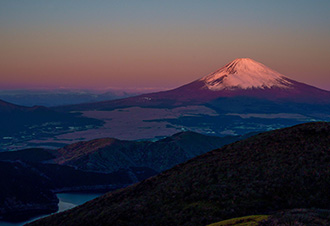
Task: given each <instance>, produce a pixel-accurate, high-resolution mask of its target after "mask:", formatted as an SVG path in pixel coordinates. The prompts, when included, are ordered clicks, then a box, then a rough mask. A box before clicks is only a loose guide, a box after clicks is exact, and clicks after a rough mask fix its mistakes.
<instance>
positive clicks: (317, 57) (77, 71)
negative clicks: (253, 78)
mask: <svg viewBox="0 0 330 226" xmlns="http://www.w3.org/2000/svg"><path fill="white" fill-rule="evenodd" d="M205 10H208V9H205ZM251 13H253V12H251ZM248 16H250V15H248ZM158 19H159V18H158ZM252 19H253V20H251V21H249V22H247V24H244V23H243V22H244V20H242V21H240V20H237V21H236V20H232V21H230V20H228V21H226V20H225V19H223V21H222V20H219V21H216V22H214V21H212V22H209V23H208V22H204V23H202V24H194V23H193V22H194V21H192V22H191V23H190V22H186V23H185V24H184V25H185V26H182V23H180V21H179V23H178V24H175V23H173V24H170V23H169V24H162V23H161V22H159V21H158V22H155V24H152V21H149V23H150V24H143V23H141V24H133V22H130V23H124V24H123V25H120V24H119V25H118V24H115V23H110V22H109V24H107V25H106V26H103V25H99V26H91V25H83V24H79V25H78V26H77V25H75V26H73V25H72V24H71V25H70V24H68V25H65V24H60V25H59V24H50V25H49V24H47V25H48V26H46V25H35V26H32V25H31V26H26V27H15V26H13V27H15V28H11V27H10V26H8V25H7V26H0V29H1V33H2V34H1V37H0V88H2V89H5V88H13V89H14V88H38V87H49V88H58V87H72V88H90V89H96V88H106V87H122V88H125V87H126V88H132V87H136V88H143V87H159V88H175V87H178V86H180V85H183V84H185V83H188V82H191V81H193V80H195V79H198V78H200V77H202V76H204V75H206V74H208V73H210V72H212V71H214V70H216V69H218V68H220V67H222V66H224V65H225V64H226V63H228V62H230V61H232V60H234V59H235V58H241V57H249V58H252V59H254V60H256V61H259V62H261V63H263V64H265V65H266V66H268V67H270V68H272V69H274V70H276V71H278V72H280V73H282V74H284V75H285V76H287V77H289V78H291V79H294V80H297V81H300V82H304V83H308V84H310V85H314V86H317V87H320V88H323V89H327V90H330V64H329V63H328V61H329V59H330V41H329V40H330V31H329V29H328V30H324V29H320V28H315V27H313V26H306V27H303V26H296V27H290V26H285V25H281V26H280V25H278V24H274V25H273V26H271V25H269V24H262V23H261V22H260V21H257V20H255V18H252ZM275 21H276V19H275ZM0 25H1V24H0ZM5 25H6V24H5Z"/></svg>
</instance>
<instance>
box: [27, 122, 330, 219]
mask: <svg viewBox="0 0 330 226" xmlns="http://www.w3.org/2000/svg"><path fill="white" fill-rule="evenodd" d="M329 140H330V123H326V122H318V123H307V124H302V125H298V126H294V127H290V128H285V129H280V130H275V131H270V132H266V133H262V134H259V135H256V136H253V137H250V138H247V139H245V140H242V141H238V142H235V143H232V144H229V145H226V146H224V147H223V148H220V149H217V150H214V151H211V152H208V153H206V154H204V155H202V156H199V157H196V158H194V159H192V160H189V161H187V162H185V163H183V164H180V165H178V166H175V167H174V168H172V169H170V170H167V171H165V172H163V173H161V174H160V175H158V176H156V177H152V178H150V179H147V180H145V181H142V182H141V183H138V184H135V185H133V186H130V187H127V188H126V189H123V190H119V191H116V192H112V193H108V194H106V195H104V196H102V197H100V198H97V199H95V200H93V201H90V202H88V203H86V204H84V205H82V206H80V207H78V208H75V209H72V210H69V211H66V212H63V213H59V214H56V215H52V216H50V217H47V218H45V219H42V220H39V221H37V222H35V223H32V224H31V225H207V224H210V223H214V222H218V221H221V220H225V219H229V218H233V217H240V216H248V215H254V214H267V213H271V212H272V211H278V210H282V209H293V208H323V209H326V208H329V202H330V195H329V192H328V189H329V186H330V168H329V164H330V146H329Z"/></svg>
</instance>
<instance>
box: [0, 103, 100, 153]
mask: <svg viewBox="0 0 330 226" xmlns="http://www.w3.org/2000/svg"><path fill="white" fill-rule="evenodd" d="M101 124H102V121H100V120H96V119H89V118H85V117H81V116H79V114H78V115H77V114H69V113H61V112H56V111H53V110H51V109H49V108H46V107H42V106H34V107H24V106H19V105H15V104H11V103H8V102H5V101H2V100H0V125H1V130H0V145H1V146H2V145H4V146H6V145H7V144H14V143H16V142H18V141H22V140H31V139H40V138H41V137H47V136H52V135H55V134H61V133H65V132H68V131H69V130H70V128H75V129H78V130H84V129H86V128H89V127H91V128H93V127H96V126H99V125H101ZM0 149H1V147H0Z"/></svg>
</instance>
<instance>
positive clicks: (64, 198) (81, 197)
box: [0, 193, 103, 226]
mask: <svg viewBox="0 0 330 226" xmlns="http://www.w3.org/2000/svg"><path fill="white" fill-rule="evenodd" d="M56 195H57V197H58V199H59V200H60V202H59V203H58V208H59V210H58V211H57V213H58V212H62V211H65V210H68V209H71V208H73V207H76V206H78V205H81V204H84V203H85V202H88V201H90V200H92V199H95V198H97V197H99V196H101V195H103V193H58V194H56ZM48 215H50V214H47V215H43V216H39V217H36V218H33V219H30V220H28V221H24V222H19V223H10V222H5V221H0V226H21V225H24V224H26V223H29V222H32V221H35V220H37V219H40V218H42V217H46V216H48Z"/></svg>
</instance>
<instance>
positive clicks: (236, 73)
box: [56, 58, 330, 111]
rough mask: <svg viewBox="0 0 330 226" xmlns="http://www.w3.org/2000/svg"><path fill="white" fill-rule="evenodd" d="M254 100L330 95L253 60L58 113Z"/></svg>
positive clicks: (328, 99) (312, 99)
mask: <svg viewBox="0 0 330 226" xmlns="http://www.w3.org/2000/svg"><path fill="white" fill-rule="evenodd" d="M240 96H244V97H254V98H258V99H267V100H272V101H278V100H282V101H283V100H285V101H293V102H299V103H319V104H329V103H330V92H329V91H326V90H322V89H319V88H316V87H313V86H310V85H307V84H304V83H300V82H297V81H294V80H292V79H289V78H287V77H285V76H284V75H282V74H280V73H278V72H276V71H274V70H272V69H270V68H268V67H267V66H265V65H263V64H261V63H259V62H256V61H254V60H252V59H249V58H238V59H235V60H234V61H232V62H230V63H228V64H226V65H225V66H224V67H222V68H220V69H218V70H216V71H215V72H213V73H210V74H209V75H207V76H204V77H202V78H201V79H198V80H196V81H193V82H191V83H189V84H186V85H183V86H181V87H179V88H176V89H173V90H168V91H163V92H157V93H149V94H143V95H139V96H136V97H129V98H125V99H120V100H114V101H103V102H96V103H88V104H80V105H71V106H63V107H58V108H56V109H58V110H66V111H68V110H92V109H94V110H111V109H115V108H123V107H130V106H141V107H161V108H162V107H176V106H183V105H196V104H205V103H207V102H209V101H212V100H215V99H217V98H230V97H240Z"/></svg>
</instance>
